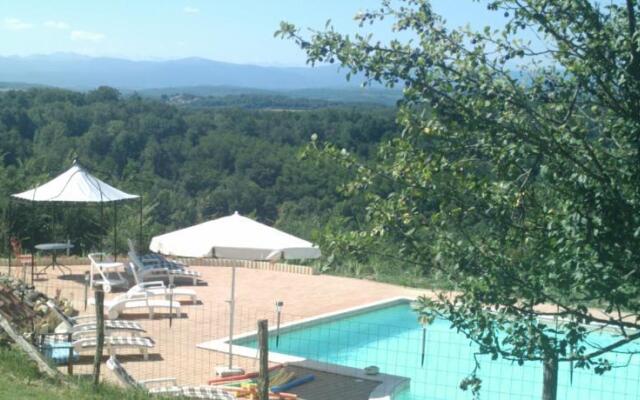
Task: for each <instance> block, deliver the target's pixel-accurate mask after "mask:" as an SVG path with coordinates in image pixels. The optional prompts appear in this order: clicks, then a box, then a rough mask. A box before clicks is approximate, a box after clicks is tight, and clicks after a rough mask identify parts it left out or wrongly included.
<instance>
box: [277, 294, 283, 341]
mask: <svg viewBox="0 0 640 400" xmlns="http://www.w3.org/2000/svg"><path fill="white" fill-rule="evenodd" d="M283 305H284V302H282V301H276V313H277V314H276V348H278V346H279V345H280V316H281V315H282V306H283Z"/></svg>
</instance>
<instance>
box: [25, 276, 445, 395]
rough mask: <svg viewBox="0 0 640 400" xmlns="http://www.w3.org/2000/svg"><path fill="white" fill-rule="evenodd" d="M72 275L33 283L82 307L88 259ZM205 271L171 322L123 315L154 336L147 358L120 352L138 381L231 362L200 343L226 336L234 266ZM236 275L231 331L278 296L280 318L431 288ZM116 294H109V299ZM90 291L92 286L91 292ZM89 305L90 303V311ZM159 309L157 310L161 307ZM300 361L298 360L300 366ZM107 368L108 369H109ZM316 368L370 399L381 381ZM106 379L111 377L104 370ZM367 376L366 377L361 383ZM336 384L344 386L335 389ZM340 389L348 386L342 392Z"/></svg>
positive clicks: (192, 379)
mask: <svg viewBox="0 0 640 400" xmlns="http://www.w3.org/2000/svg"><path fill="white" fill-rule="evenodd" d="M71 269H72V274H71V275H67V276H64V277H63V276H61V275H59V274H57V273H56V274H54V273H49V275H48V276H47V278H46V279H44V280H40V281H36V282H35V284H36V287H37V288H38V289H40V290H42V291H43V292H45V293H47V294H48V295H49V296H51V297H53V296H54V295H55V294H56V291H57V290H60V293H61V297H63V298H68V299H70V300H71V301H72V303H73V304H74V307H75V308H76V309H79V310H83V309H84V286H83V284H82V278H83V276H84V272H85V271H87V270H88V269H89V267H88V266H86V265H85V266H72V267H71ZM191 269H193V270H196V271H198V272H200V273H201V274H202V281H203V282H202V284H201V285H198V286H191V285H184V287H187V288H192V289H193V290H195V292H196V293H197V295H198V298H199V299H200V302H199V303H198V304H184V305H183V307H182V312H183V316H182V317H181V318H178V319H175V318H174V319H173V320H172V321H171V325H170V323H169V319H168V318H167V316H166V315H164V316H163V315H156V318H155V319H153V320H150V319H148V316H147V315H144V314H128V313H126V314H124V318H126V319H132V320H136V321H138V322H140V324H141V325H142V326H143V327H144V328H145V329H146V331H147V333H146V335H147V336H150V337H151V338H152V339H153V340H154V341H155V347H154V348H153V349H151V350H150V352H149V359H148V360H143V357H142V356H141V355H140V354H137V353H136V352H135V351H132V350H123V351H122V352H118V354H121V353H122V356H120V357H119V359H121V361H122V362H123V365H124V366H125V368H126V369H127V370H128V371H129V372H130V373H131V374H132V375H133V376H134V377H135V378H136V379H138V380H141V379H151V378H161V377H175V378H177V381H178V384H182V385H186V384H189V385H204V384H206V383H207V381H208V379H211V378H214V377H215V376H214V375H215V374H214V371H215V368H216V367H217V366H220V365H225V364H227V360H228V356H227V355H226V354H224V353H222V352H217V351H211V350H205V349H201V348H197V345H198V344H201V343H203V342H207V341H211V340H215V339H222V338H225V337H228V330H229V314H228V304H227V302H226V301H227V300H228V298H229V293H230V282H231V268H229V267H211V266H206V267H197V266H196V267H191ZM236 271H237V276H236V318H235V327H234V335H239V334H242V333H246V332H250V331H254V330H255V329H256V323H257V320H258V319H268V320H269V323H270V324H271V326H273V324H275V311H274V309H275V306H274V305H275V302H276V301H283V302H284V308H283V314H282V323H283V324H286V323H291V322H294V321H298V320H303V319H307V318H311V317H314V316H318V315H322V314H330V313H335V312H338V311H341V310H344V309H349V308H354V307H358V306H362V305H366V304H369V303H375V302H380V301H383V300H386V299H391V298H397V297H408V298H415V297H416V296H419V295H423V294H430V295H433V294H432V293H428V292H427V291H425V290H417V289H410V288H405V287H401V286H395V285H390V284H384V283H379V282H374V281H368V280H359V279H353V278H344V277H335V276H328V275H300V274H293V273H287V272H277V271H264V270H254V269H244V268H237V270H236ZM118 294H119V293H109V294H107V296H106V298H107V299H110V298H112V297H114V296H115V295H118ZM91 295H92V294H91V293H89V296H91ZM89 312H91V306H89V308H88V311H87V312H82V314H84V313H89ZM156 312H157V311H156ZM81 360H82V361H83V363H82V364H81V365H77V366H76V367H75V371H76V373H86V372H88V371H90V369H91V357H90V353H86V354H83V357H81ZM233 364H234V366H240V367H242V368H244V369H245V370H247V371H255V370H256V369H257V367H258V363H257V354H256V355H255V356H254V357H240V356H236V357H235V358H234V361H233ZM302 367H303V366H301V368H302ZM104 369H105V370H106V368H104ZM332 372H333V371H328V372H326V371H325V372H319V373H318V374H319V375H318V376H319V377H320V376H321V377H322V379H319V381H320V382H323V381H327V380H329V381H330V382H331V385H330V386H331V387H336V388H339V387H342V386H344V387H349V388H351V389H353V391H354V394H353V397H351V395H350V396H349V397H341V398H349V399H351V398H353V399H360V398H363V399H364V398H368V397H360V396H361V395H362V396H364V394H362V393H364V392H367V391H368V393H371V391H372V390H373V389H374V388H375V387H376V386H377V383H376V382H375V381H372V380H366V379H360V378H354V377H346V376H342V375H341V374H335V373H332ZM105 376H106V377H107V378H108V379H113V377H112V376H110V373H109V372H108V371H107V372H105ZM360 381H362V382H360ZM317 385H318V383H316V384H315V385H311V384H309V385H308V387H307V385H304V386H303V387H300V389H299V390H301V392H300V395H301V396H303V398H305V399H308V400H316V399H317V400H320V399H327V397H322V395H320V389H313V388H314V387H317V388H319V387H320V386H317ZM326 387H327V386H323V388H324V389H326ZM336 390H339V389H336ZM340 393H343V394H344V392H340Z"/></svg>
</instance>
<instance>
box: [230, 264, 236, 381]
mask: <svg viewBox="0 0 640 400" xmlns="http://www.w3.org/2000/svg"><path fill="white" fill-rule="evenodd" d="M235 297H236V266H235V263H234V264H232V265H231V299H229V370H231V369H233V321H234V319H235V318H234V317H235V308H236V307H235V305H236V304H235V303H236V299H235Z"/></svg>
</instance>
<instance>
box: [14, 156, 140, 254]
mask: <svg viewBox="0 0 640 400" xmlns="http://www.w3.org/2000/svg"><path fill="white" fill-rule="evenodd" d="M11 196H12V197H13V198H16V199H20V200H26V201H32V202H43V203H100V204H101V205H102V204H103V203H115V202H120V201H124V200H133V199H138V198H140V196H138V195H135V194H129V193H125V192H123V191H121V190H119V189H116V188H114V187H113V186H111V185H109V184H107V183H105V182H103V181H101V180H100V179H98V178H96V177H95V176H93V175H91V174H90V173H89V172H88V171H87V170H86V169H84V168H82V167H81V166H80V164H78V162H77V160H73V165H72V166H71V168H69V169H68V170H67V171H65V172H63V173H62V174H60V175H58V176H56V177H55V178H53V179H51V180H50V181H48V182H46V183H44V184H42V185H40V186H38V187H35V188H33V189H30V190H27V191H24V192H21V193H16V194H12V195H11ZM140 207H141V214H140V221H141V224H142V203H141V204H140ZM140 229H141V231H142V225H141V228H140ZM116 237H117V230H116V228H115V227H114V242H115V241H116ZM114 246H115V243H114ZM114 256H115V248H114Z"/></svg>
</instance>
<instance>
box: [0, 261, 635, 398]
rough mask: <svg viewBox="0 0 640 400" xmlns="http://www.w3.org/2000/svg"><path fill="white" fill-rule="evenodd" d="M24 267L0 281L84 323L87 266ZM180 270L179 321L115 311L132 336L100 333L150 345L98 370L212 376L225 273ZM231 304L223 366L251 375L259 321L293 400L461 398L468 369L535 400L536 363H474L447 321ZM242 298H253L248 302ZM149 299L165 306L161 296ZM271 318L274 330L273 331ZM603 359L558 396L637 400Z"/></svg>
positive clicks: (486, 385)
mask: <svg viewBox="0 0 640 400" xmlns="http://www.w3.org/2000/svg"><path fill="white" fill-rule="evenodd" d="M45 263H46V260H38V262H37V264H39V265H40V268H42V266H43V265H44V264H45ZM29 268H30V267H29V266H26V267H15V266H14V267H12V270H11V271H9V270H8V268H7V267H6V266H0V273H1V274H5V275H7V274H11V275H12V276H14V277H15V278H18V279H21V280H23V281H24V283H25V285H33V286H34V287H35V289H37V290H38V291H40V292H42V293H44V294H45V295H47V296H48V297H50V298H54V299H60V300H62V299H63V300H64V302H62V303H61V304H63V305H64V304H66V305H67V308H66V309H65V310H63V311H64V312H67V313H69V312H70V311H72V310H71V309H70V307H68V306H71V307H72V308H73V310H75V311H77V312H79V313H80V314H81V315H84V314H87V315H93V314H94V313H95V309H94V306H93V305H92V304H91V299H92V298H93V291H92V290H91V289H90V288H88V286H87V283H86V275H85V272H86V271H88V266H87V265H76V266H71V267H70V268H71V272H70V273H64V274H63V273H62V271H58V270H49V271H47V272H46V274H40V275H38V274H34V275H33V276H34V278H33V280H31V273H30V269H29ZM191 268H193V269H195V270H197V271H199V272H201V273H202V280H201V281H200V282H199V285H197V286H193V285H192V284H191V282H189V281H186V282H184V285H178V286H176V291H175V293H173V296H175V297H171V299H173V300H180V313H179V315H177V316H176V315H174V312H175V311H177V310H174V309H173V307H170V308H167V307H160V306H158V307H156V309H155V310H154V317H153V318H150V315H149V309H148V307H140V308H137V309H132V310H123V311H121V312H120V313H119V315H118V316H117V319H118V320H121V321H126V322H130V323H135V324H137V325H139V326H140V328H141V331H136V332H132V331H131V330H127V329H113V330H109V331H108V334H107V336H110V337H117V336H123V337H126V336H128V337H137V336H139V337H143V338H144V337H146V338H149V340H150V342H151V345H150V347H149V348H147V349H145V352H144V353H146V354H143V352H141V349H140V347H137V346H135V345H128V344H127V343H125V345H119V344H118V343H113V344H108V345H106V346H105V358H104V360H106V359H107V356H108V354H109V353H110V352H112V353H114V354H117V355H118V359H119V360H120V361H121V363H122V364H123V366H124V367H125V368H126V370H127V371H128V372H129V373H130V374H131V375H132V376H133V377H134V379H136V380H145V379H156V378H164V377H173V378H175V379H176V380H177V383H178V384H179V385H207V384H208V382H209V381H210V380H211V379H215V378H216V368H217V367H221V366H228V365H229V355H228V354H227V353H226V349H227V347H226V346H227V344H228V342H227V341H226V339H227V338H228V336H229V323H230V314H229V306H228V304H226V303H225V301H224V299H226V298H227V297H228V283H229V281H228V279H227V278H228V276H227V275H224V276H223V277H222V276H221V275H220V274H221V272H222V271H224V270H228V268H226V267H225V268H216V267H212V266H201V267H198V266H193V267H191ZM25 270H26V272H25ZM226 272H228V271H226ZM281 274H282V275H283V277H282V279H290V280H295V279H296V278H295V276H294V275H290V276H289V275H287V274H286V273H284V272H282V273H281ZM312 278H314V277H309V278H308V279H312ZM316 278H317V277H316ZM221 281H222V282H221ZM265 284H266V283H265ZM259 286H260V285H254V286H252V287H259ZM126 289H127V288H122V289H120V290H114V291H113V292H112V293H108V294H107V295H106V303H107V307H106V309H107V310H108V305H109V304H112V303H111V302H113V300H114V299H117V298H118V297H119V296H124V295H126ZM178 289H182V292H180V290H178ZM185 289H186V290H187V291H188V290H193V291H194V293H195V295H196V297H197V299H196V300H195V301H191V299H190V297H189V296H180V295H178V293H183V294H184V293H185V292H184V290H185ZM241 295H242V296H243V297H244V298H245V299H247V301H246V302H245V304H246V305H237V306H236V311H235V317H234V332H233V333H234V338H235V339H234V353H235V354H234V358H233V362H232V366H233V367H240V368H242V369H244V370H245V371H257V369H258V349H257V339H256V336H255V330H256V323H257V321H258V320H260V319H268V320H269V324H270V334H269V335H270V336H269V350H270V362H271V365H276V364H279V363H283V362H285V363H286V364H287V368H289V370H290V371H293V373H295V376H296V377H304V376H308V375H309V374H312V375H314V378H315V379H314V380H313V381H312V382H308V383H305V384H302V385H300V386H298V387H294V388H291V389H290V391H291V392H292V393H297V394H298V395H300V398H305V399H310V400H314V399H368V398H369V396H370V395H371V394H372V393H374V392H375V391H376V390H381V388H382V390H387V391H393V390H392V388H395V389H396V390H395V391H396V395H395V397H394V399H400V400H422V399H424V400H440V399H447V400H449V399H471V398H472V397H473V395H472V394H471V393H470V392H469V391H463V390H461V389H460V383H461V381H462V380H463V379H464V378H465V377H467V376H468V375H469V374H470V373H471V372H472V371H473V370H474V369H475V368H477V370H476V372H477V376H478V377H479V378H480V379H481V380H482V387H481V390H480V397H481V398H485V399H499V400H500V399H518V400H519V399H522V400H525V399H526V400H528V399H539V398H540V394H541V392H542V367H541V365H540V363H537V362H527V363H524V365H518V364H516V363H512V362H509V361H506V360H491V359H490V357H488V356H486V355H477V354H475V353H476V351H477V348H476V347H475V346H474V345H472V344H470V343H469V341H468V340H467V339H466V338H465V337H464V336H462V335H460V334H457V333H456V332H455V331H453V330H451V329H450V326H449V324H448V323H447V321H444V320H436V322H435V323H434V324H432V325H429V326H428V327H426V328H424V327H423V326H421V325H420V324H419V323H418V322H417V318H416V315H415V314H413V312H412V311H411V309H410V307H409V305H408V303H407V302H403V301H397V302H394V303H390V304H388V305H387V306H384V307H376V308H374V309H371V310H366V311H362V310H360V311H358V312H355V313H350V314H345V315H339V314H332V315H329V316H326V315H325V316H323V317H321V318H319V319H315V320H314V319H313V318H310V317H313V316H314V315H315V314H317V313H316V311H314V310H313V309H310V310H309V312H308V313H304V312H300V310H303V309H302V308H297V309H296V310H297V312H294V311H291V310H290V309H288V305H287V304H285V305H284V307H282V308H281V312H280V313H279V312H278V311H277V309H276V307H275V305H274V303H273V302H265V301H262V300H260V296H258V294H257V293H256V294H255V296H254V295H252V293H251V292H250V291H247V292H243V293H241ZM252 297H255V299H256V300H255V301H251V299H252ZM157 298H158V299H160V300H166V296H159V297H157ZM278 320H279V321H280V329H277V326H276V325H277V321H278ZM62 322H63V321H61V320H60V319H58V320H56V321H55V322H52V324H51V326H48V327H47V328H48V329H49V330H51V331H53V330H54V329H55V327H56V326H57V325H58V324H60V323H62ZM107 329H110V328H109V326H107ZM603 334H605V333H603ZM74 339H75V338H74ZM74 339H72V340H74ZM120 344H121V343H120ZM74 350H77V352H78V354H77V357H73V358H72V361H73V373H74V374H89V373H91V371H92V362H93V354H94V348H93V347H91V346H87V347H77V348H75V349H74ZM62 360H63V361H62V362H61V363H60V364H61V365H60V366H59V368H60V369H61V371H64V372H65V373H66V371H67V365H66V364H67V360H68V358H64V357H62ZM612 360H613V361H614V363H615V365H616V366H620V368H614V369H613V370H612V371H610V372H608V373H606V374H604V375H602V376H600V375H596V374H595V373H594V372H593V371H591V370H582V369H575V370H572V369H571V368H570V366H569V365H568V364H562V365H561V368H560V376H559V390H558V398H559V399H581V400H582V399H586V400H591V399H605V398H615V399H623V400H631V399H638V398H640V362H639V361H638V359H637V357H634V356H632V355H626V354H617V355H616V354H614V355H612ZM368 367H369V368H368ZM376 372H377V374H375V373H376ZM369 374H371V375H369ZM103 375H104V378H106V379H109V380H115V377H114V376H113V375H112V373H111V372H110V371H109V370H108V369H107V368H103ZM381 384H382V385H381ZM385 385H386V386H385Z"/></svg>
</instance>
